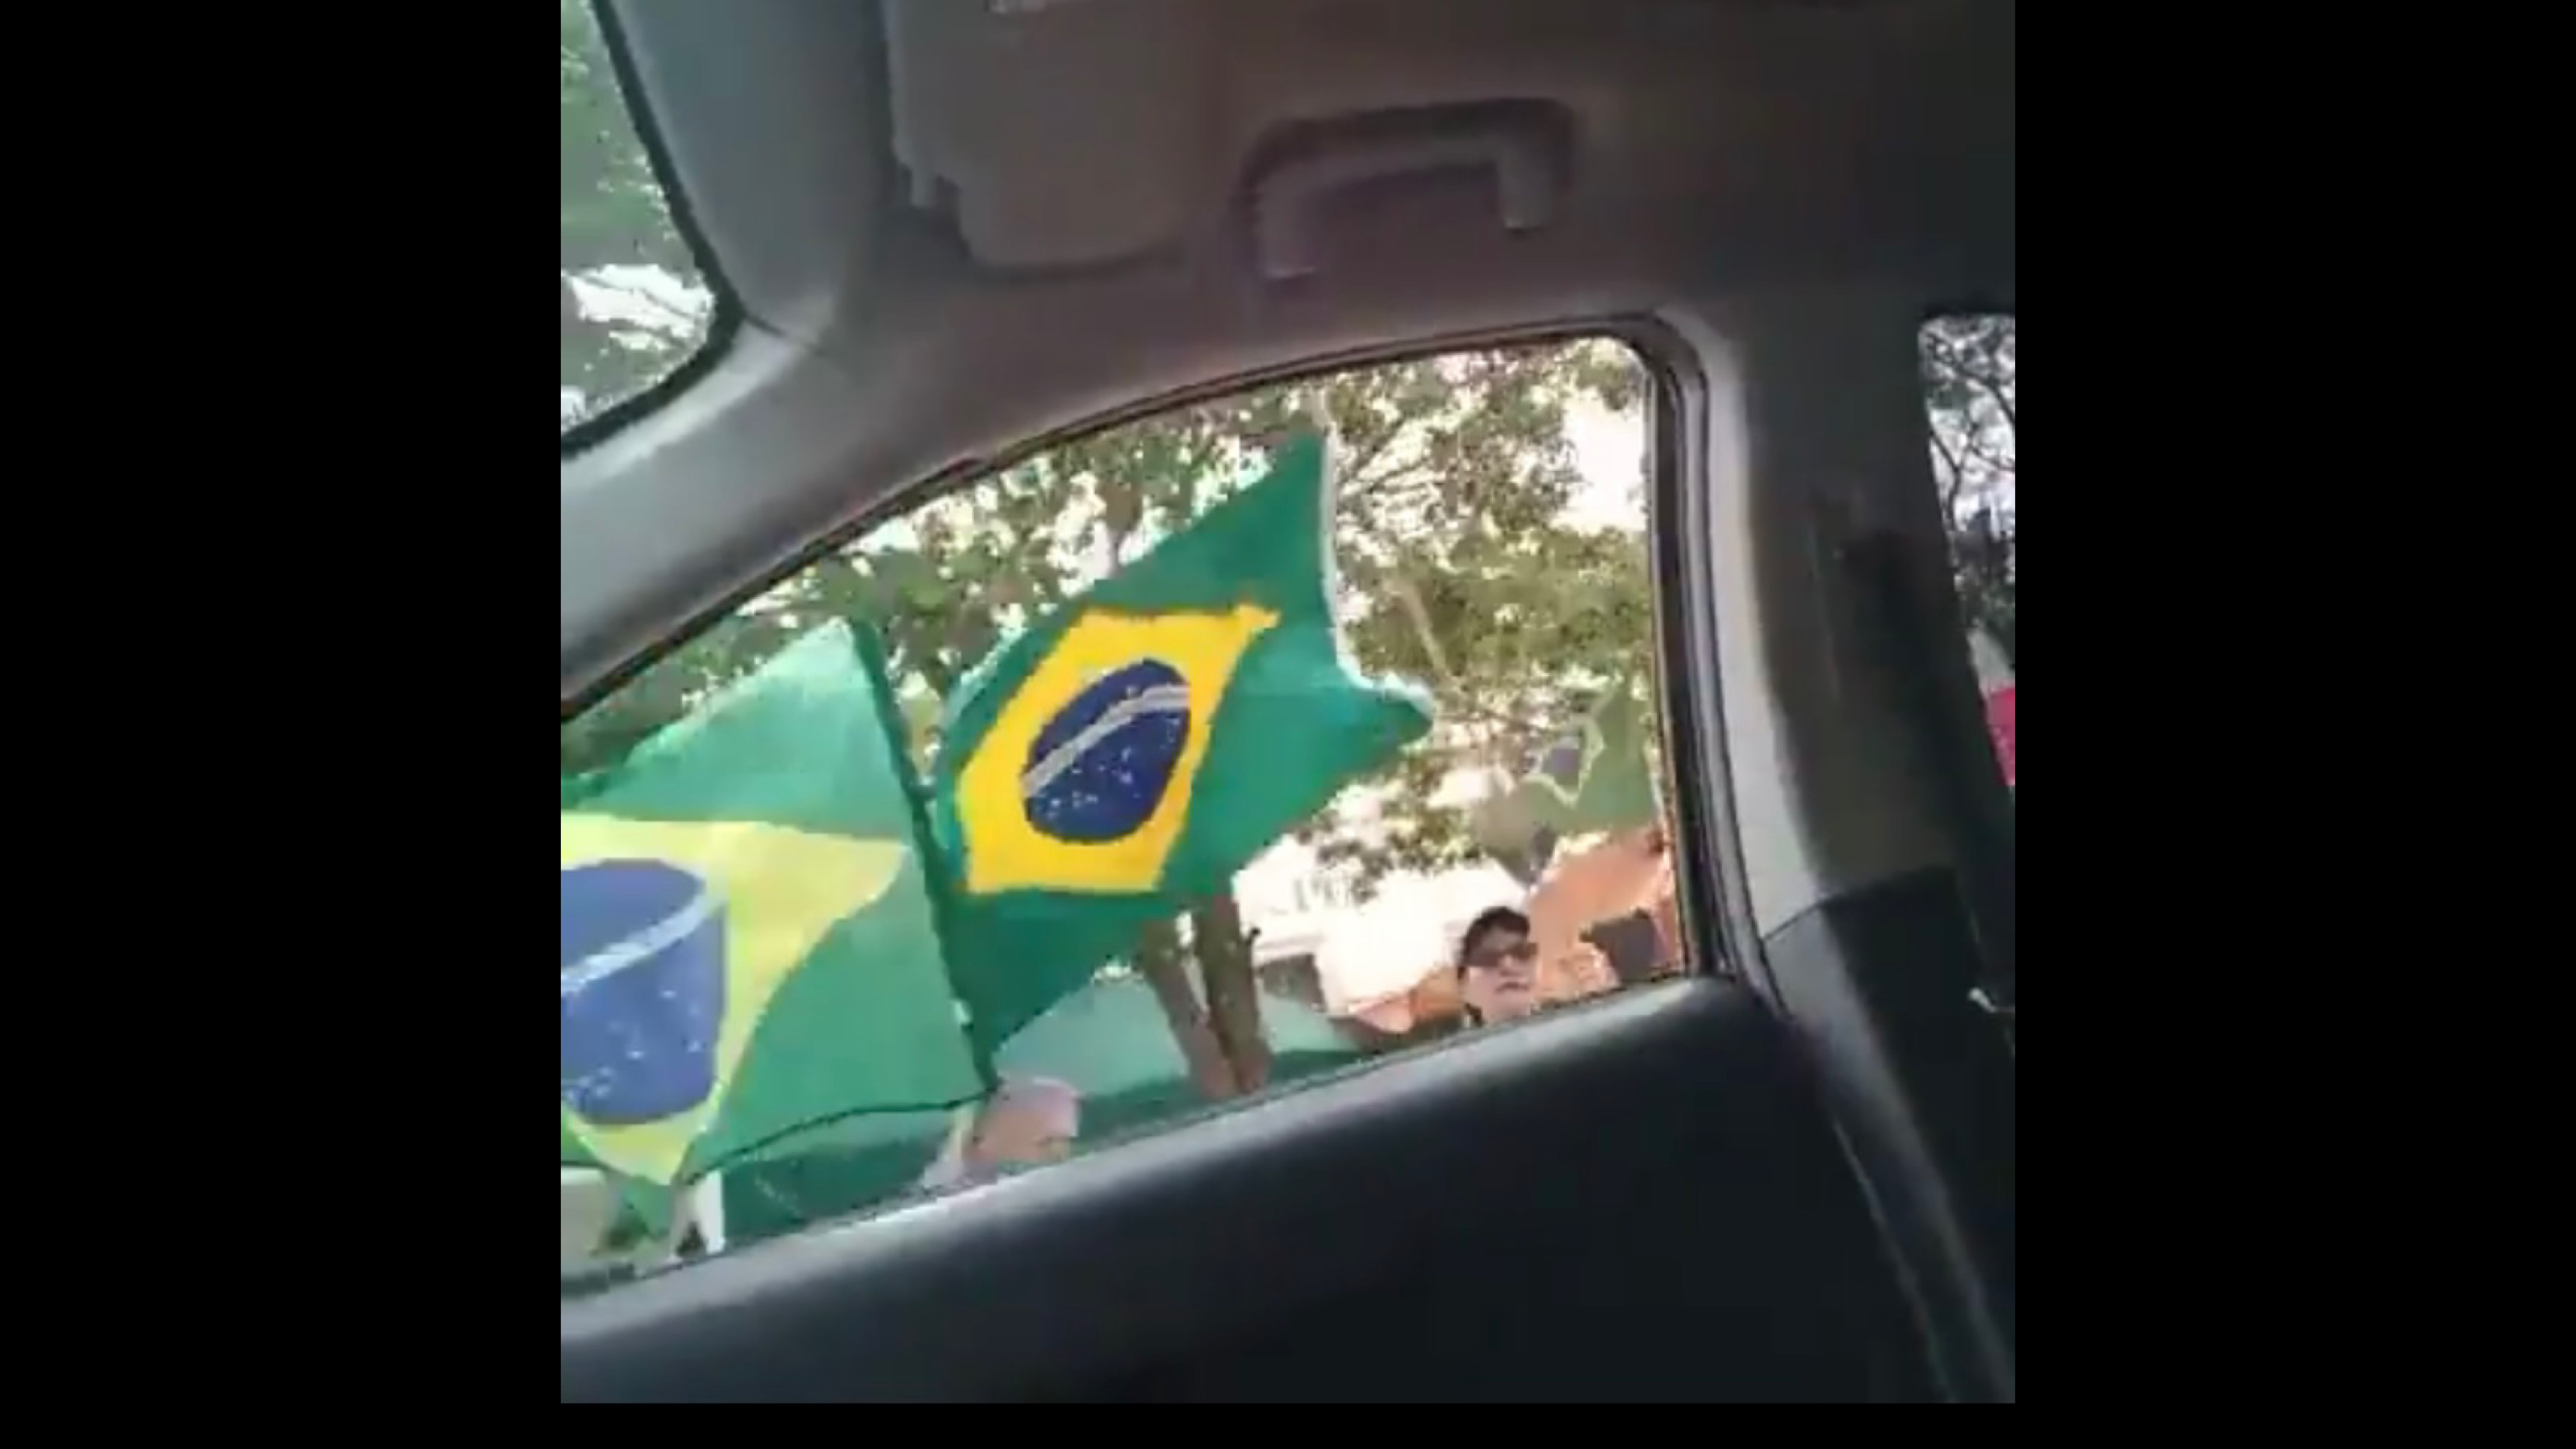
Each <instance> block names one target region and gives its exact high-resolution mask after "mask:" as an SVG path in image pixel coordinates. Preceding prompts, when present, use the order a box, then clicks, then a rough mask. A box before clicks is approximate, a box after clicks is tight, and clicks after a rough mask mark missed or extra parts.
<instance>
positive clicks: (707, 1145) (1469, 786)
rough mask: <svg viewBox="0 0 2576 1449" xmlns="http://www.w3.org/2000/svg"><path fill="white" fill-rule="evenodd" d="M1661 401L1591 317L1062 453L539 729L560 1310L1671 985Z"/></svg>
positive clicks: (727, 623) (823, 564) (740, 613)
mask: <svg viewBox="0 0 2576 1449" xmlns="http://www.w3.org/2000/svg"><path fill="white" fill-rule="evenodd" d="M1652 392H1653V381H1652V375H1651V374H1650V372H1649V371H1648V369H1647V368H1646V367H1645V366H1644V365H1643V364H1642V362H1641V361H1640V360H1639V358H1638V356H1637V355H1636V354H1635V353H1634V352H1632V351H1631V350H1630V349H1629V348H1628V347H1627V346H1625V345H1624V344H1622V343H1620V342H1616V341H1611V340H1608V339H1602V338H1585V339H1579V340H1574V341H1563V342H1552V343H1548V344H1545V345H1535V346H1527V347H1519V348H1511V349H1501V350H1491V351H1476V352H1457V353H1450V354H1445V355H1439V356H1433V357H1426V358H1419V359H1413V360H1407V361H1400V362H1393V363H1388V364H1383V365H1378V366H1371V367H1364V368H1357V369H1352V370H1348V371H1343V372H1339V373H1334V374H1329V375H1325V376H1321V377H1316V378H1309V379H1302V380H1298V381H1294V382H1289V383H1284V384H1280V385H1277V386H1270V387H1264V388H1261V389H1258V390H1253V391H1247V392H1243V393H1238V394H1234V395H1230V396H1225V397H1220V398H1217V399H1215V400H1212V401H1207V402H1203V403H1198V404H1194V405H1192V406H1189V407H1185V408H1181V409H1177V410H1174V411H1170V412H1166V413H1163V414H1160V415H1156V416H1152V417H1148V418H1145V419H1143V420H1141V421H1136V422H1132V423H1128V424H1124V425H1121V426H1118V427H1115V428H1111V429H1108V430H1106V431H1102V432H1099V433H1095V434H1092V435H1089V436H1085V437H1080V438H1076V439H1074V440H1071V441H1068V442H1064V443H1061V444H1059V445H1057V446H1053V447H1049V448H1046V449H1043V450H1041V451H1039V452H1037V453H1036V454H1034V455H1033V456H1031V457H1029V458H1028V459H1027V460H1026V461H1024V462H1021V463H1019V464H1016V465H1014V466H1012V467H1010V468H1007V469H1004V470H1001V471H999V472H996V473H992V474H989V475H987V476H985V477H983V478H981V479H979V480H977V481H975V482H974V483H972V484H971V485H969V486H967V487H965V488H963V489H962V490H960V491H957V492H955V493H952V494H950V495H948V496H945V497H942V498H940V499H938V500H936V501H932V502H929V503H927V504H925V505H923V506H920V507H918V508H915V509H913V510H911V511H910V512H907V513H905V514H903V515H901V516H900V517H897V518H895V519H893V520H892V521H890V522H887V523H884V524H882V525H881V526H878V527H876V528H875V529H874V530H873V531H871V532H870V533H868V534H867V535H866V536H864V537H862V538H859V539H857V540H855V541H853V542H851V543H849V544H847V545H845V546H842V547H839V548H836V549H834V550H832V551H830V552H828V553H826V554H825V555H824V556H823V557H822V558H821V559H820V560H819V561H818V562H816V563H814V564H812V565H811V566H809V567H807V568H805V569H802V570H800V571H799V572H797V573H795V574H794V575H792V576H790V577H788V578H786V579H785V580H783V581H781V582H780V583H778V584H777V585H776V586H775V587H772V588H770V589H769V590H767V591H766V592H764V593H762V594H761V595H760V596H758V597H757V598H754V599H753V600H751V601H750V602H749V603H746V604H744V605H743V606H741V607H740V608H739V609H737V610H735V611H733V612H732V613H731V614H730V615H728V616H727V617H725V618H723V619H722V620H721V621H719V622H718V623H717V624H715V625H714V626H713V627H711V628H710V629H708V630H707V631H705V632H704V633H702V634H701V635H699V636H698V637H696V638H694V639H692V640H690V641H688V642H686V643H684V644H682V645H681V646H679V647H678V648H676V649H674V650H673V651H672V652H670V653H669V654H667V655H665V656H664V657H662V658H661V659H660V660H658V661H657V662H655V663H654V664H652V665H651V666H650V667H648V668H646V669H645V670H643V671H642V672H640V673H638V674H637V675H635V676H633V677H632V678H631V679H629V680H628V681H627V682H626V683H625V684H623V685H622V686H621V687H619V688H618V689H617V690H615V691H614V692H612V693H610V694H609V695H607V696H606V697H604V698H603V699H601V700H600V701H599V702H598V703H596V704H595V705H594V706H592V707H590V708H589V709H587V710H586V711H584V712H583V713H582V714H581V715H579V716H578V717H576V718H574V719H572V720H571V721H569V722H567V723H566V725H565V726H564V729H563V735H562V760H561V765H562V776H563V787H562V788H563V809H564V821H565V825H564V838H565V850H564V867H565V869H564V962H563V971H564V975H563V981H564V988H563V1032H564V1037H563V1050H564V1062H563V1099H562V1103H561V1117H562V1121H563V1143H564V1161H563V1163H562V1164H561V1165H562V1168H563V1171H564V1188H563V1191H564V1198H565V1205H564V1214H565V1229H564V1231H565V1244H566V1258H565V1279H566V1283H567V1285H568V1287H569V1285H573V1284H576V1283H578V1284H582V1285H587V1286H592V1287H595V1286H596V1285H598V1284H600V1283H603V1282H608V1281H612V1280H614V1279H616V1278H617V1277H619V1276H620V1275H623V1274H627V1273H631V1272H634V1271H638V1270H639V1269H643V1270H649V1269H650V1268H651V1267H653V1266H654V1265H656V1264H659V1263H666V1262H668V1261H671V1260H672V1259H674V1258H676V1257H680V1256H685V1250H684V1249H683V1246H682V1245H683V1244H693V1245H696V1246H698V1247H700V1248H703V1249H704V1250H706V1251H718V1250H721V1249H723V1248H725V1247H728V1246H735V1245H739V1244H741V1243H745V1242H750V1241H756V1240H758V1239H761V1238H764V1237H771V1236H776V1235H779V1234H782V1233H789V1232H794V1231H797V1230H799V1229H800V1228H802V1227H805V1226H807V1225H810V1224H812V1223H815V1222H819V1221H825V1220H830V1219H835V1218H842V1217H846V1216H849V1215H851V1214H853V1213H862V1212H865V1211H868V1210H870V1209H872V1208H874V1207H877V1206H880V1205H882V1204H885V1203H888V1202H894V1201H901V1200H906V1199H908V1198H911V1197H914V1196H917V1195H920V1194H922V1193H927V1192H938V1191H945V1190H952V1189H955V1188H958V1187H962V1186H966V1185H970V1184H973V1183H976V1182H979V1181H983V1180H986V1179H989V1178H990V1177H993V1176H996V1175H1000V1174H1006V1173H1010V1172H1016V1171H1026V1170H1033V1169H1042V1168H1043V1166H1044V1165H1045V1164H1047V1163H1050V1162H1053V1161H1055V1160H1058V1159H1060V1158H1062V1157H1064V1156H1067V1155H1069V1154H1072V1153H1077V1152H1092V1151H1101V1150H1115V1145H1116V1143H1117V1142H1118V1141H1119V1140H1120V1139H1122V1138H1128V1137H1132V1136H1134V1135H1136V1134H1138V1133H1141V1132H1147V1131H1152V1130H1157V1129H1159V1128H1163V1127H1167V1126H1169V1125H1171V1124H1173V1123H1176V1122H1178V1121H1180V1120H1182V1119H1185V1118H1187V1117H1190V1116H1193V1115H1195V1114H1197V1113H1200V1112H1203V1111H1209V1110H1218V1109H1221V1108H1222V1107H1223V1105H1224V1104H1227V1103H1229V1102H1236V1101H1240V1100H1242V1099H1243V1098H1245V1097H1247V1096H1250V1095H1253V1094H1256V1093H1261V1092H1270V1091H1280V1090H1290V1089H1293V1087H1294V1086H1295V1084H1297V1083H1298V1082H1300V1081H1304V1080H1311V1079H1313V1078H1315V1077H1318V1076H1320V1075H1324V1074H1328V1073H1338V1072H1345V1071H1361V1070H1366V1068H1367V1065H1368V1063H1369V1062H1370V1061H1372V1060H1374V1059H1376V1058H1379V1057H1382V1056H1384V1055H1386V1054H1388V1053H1393V1052H1401V1051H1411V1050H1439V1049H1441V1046H1440V1044H1442V1043H1444V1042H1446V1041H1450V1040H1454V1039H1456V1038H1458V1037H1459V1036H1461V1035H1462V1034H1464V1033H1470V1032H1475V1031H1479V1030H1488V1029H1492V1030H1504V1029H1508V1027H1509V1023H1510V1022H1512V1021H1514V1020H1517V1019H1519V1018H1521V1017H1523V1016H1525V1015H1528V1014H1531V1013H1534V1012H1538V1011H1545V1010H1552V1009H1559V1008H1563V1007H1567V1006H1570V1005H1573V1004H1575V1003H1578V1002H1580V1001H1581V1000H1583V999H1585V998H1587V997H1590V996H1594V995H1598V994H1600V993H1604V992H1608V991H1612V990H1615V989H1617V988H1620V987H1622V986H1640V987H1642V986H1646V985H1647V984H1649V983H1652V982H1654V981H1656V980H1657V979H1659V978H1662V977H1666V976H1670V975H1674V974H1677V973H1678V972H1680V971H1682V970H1683V969H1685V965H1686V963H1685V962H1684V961H1683V959H1682V955H1681V947H1680V922H1679V918H1678V914H1677V911H1678V907H1677V905H1676V903H1675V899H1674V893H1673V880H1672V875H1673V872H1672V862H1671V860H1670V858H1669V854H1668V850H1667V841H1666V838H1665V835H1664V831H1663V808H1662V807H1663V802H1664V800H1665V799H1666V798H1667V796H1668V791H1667V789H1666V787H1665V784H1664V782H1663V778H1662V767H1661V744H1660V738H1659V728H1658V720H1659V717H1660V710H1659V706H1658V696H1657V693H1656V689H1657V681H1656V678H1655V673H1654V654H1653V637H1654V625H1653V586H1652V581H1651V573H1650V569H1649V565H1648V557H1649V553H1648V547H1647V537H1646V529H1647V484H1648V470H1649V465H1650V461H1651V460H1650V457H1649V450H1648V442H1647V440H1648V436H1649V430H1648V427H1647V418H1648V415H1649V412H1650V411H1651V408H1652V406H1653V397H1652ZM1704 964H1710V965H1713V964H1714V963H1704Z"/></svg>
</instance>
